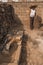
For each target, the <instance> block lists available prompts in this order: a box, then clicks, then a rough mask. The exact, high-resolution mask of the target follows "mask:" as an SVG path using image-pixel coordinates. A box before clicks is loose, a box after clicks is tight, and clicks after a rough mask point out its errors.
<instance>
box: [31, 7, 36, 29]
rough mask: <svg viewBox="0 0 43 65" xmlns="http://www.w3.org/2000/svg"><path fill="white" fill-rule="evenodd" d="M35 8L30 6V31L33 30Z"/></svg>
mask: <svg viewBox="0 0 43 65" xmlns="http://www.w3.org/2000/svg"><path fill="white" fill-rule="evenodd" d="M35 8H36V7H35V6H31V7H30V9H31V11H30V29H31V30H32V29H33V28H34V25H33V24H34V18H35V15H36V10H35Z"/></svg>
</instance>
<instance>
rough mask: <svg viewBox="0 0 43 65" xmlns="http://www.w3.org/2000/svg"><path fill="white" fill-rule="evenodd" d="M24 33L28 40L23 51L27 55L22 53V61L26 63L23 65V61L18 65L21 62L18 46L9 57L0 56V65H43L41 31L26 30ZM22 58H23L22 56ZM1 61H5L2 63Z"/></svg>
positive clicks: (42, 33) (42, 35)
mask: <svg viewBox="0 0 43 65" xmlns="http://www.w3.org/2000/svg"><path fill="white" fill-rule="evenodd" d="M25 33H26V34H27V35H28V40H27V44H26V48H25V51H27V53H26V52H25V53H26V54H25V53H24V54H25V58H24V59H26V60H25V61H26V62H27V63H24V62H25V61H24V60H23V61H24V62H21V63H19V64H18V61H20V60H22V59H19V58H20V53H21V45H20V46H18V47H17V49H16V50H15V51H14V53H13V54H12V56H11V57H10V56H3V55H0V62H1V63H2V62H4V63H2V64H0V65H43V31H42V30H38V29H36V30H35V29H34V30H30V29H28V28H26V29H25ZM12 51H13V50H12ZM22 57H24V56H23V54H22ZM3 59H4V60H5V61H3ZM7 60H8V61H7ZM9 60H10V61H9ZM5 62H7V63H5ZM9 62H11V63H9Z"/></svg>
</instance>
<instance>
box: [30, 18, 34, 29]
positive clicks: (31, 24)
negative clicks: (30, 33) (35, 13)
mask: <svg viewBox="0 0 43 65" xmlns="http://www.w3.org/2000/svg"><path fill="white" fill-rule="evenodd" d="M33 23H34V18H33V17H30V29H33Z"/></svg>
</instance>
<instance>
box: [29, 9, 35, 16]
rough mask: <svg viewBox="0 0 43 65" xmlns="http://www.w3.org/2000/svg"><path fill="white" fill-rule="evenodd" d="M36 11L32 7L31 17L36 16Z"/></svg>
mask: <svg viewBox="0 0 43 65" xmlns="http://www.w3.org/2000/svg"><path fill="white" fill-rule="evenodd" d="M35 13H36V11H35V10H33V9H31V12H30V17H34V16H35Z"/></svg>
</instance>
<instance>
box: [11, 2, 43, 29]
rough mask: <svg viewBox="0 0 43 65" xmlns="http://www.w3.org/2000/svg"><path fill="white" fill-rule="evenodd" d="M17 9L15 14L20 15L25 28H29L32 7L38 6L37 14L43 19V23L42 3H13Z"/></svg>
mask: <svg viewBox="0 0 43 65" xmlns="http://www.w3.org/2000/svg"><path fill="white" fill-rule="evenodd" d="M11 4H12V5H13V7H14V9H15V14H17V15H18V17H19V18H20V20H21V21H22V23H23V24H24V26H25V27H27V28H29V22H30V21H29V13H30V8H29V7H30V6H31V5H34V4H36V5H38V7H37V8H36V13H37V14H38V15H39V16H41V17H42V21H43V3H42V2H31V3H23V2H22V3H11Z"/></svg>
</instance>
